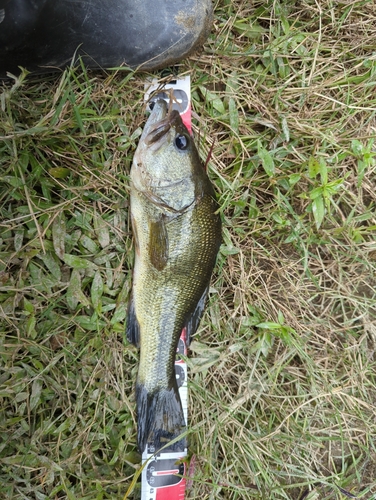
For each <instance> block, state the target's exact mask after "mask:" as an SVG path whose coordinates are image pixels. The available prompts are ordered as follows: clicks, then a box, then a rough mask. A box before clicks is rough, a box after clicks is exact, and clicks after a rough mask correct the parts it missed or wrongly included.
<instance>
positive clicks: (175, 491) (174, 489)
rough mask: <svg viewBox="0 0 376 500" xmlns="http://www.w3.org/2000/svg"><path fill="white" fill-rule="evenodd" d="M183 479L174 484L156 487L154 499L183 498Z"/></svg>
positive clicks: (170, 499) (184, 482)
mask: <svg viewBox="0 0 376 500" xmlns="http://www.w3.org/2000/svg"><path fill="white" fill-rule="evenodd" d="M185 484H186V481H185V479H182V480H181V482H180V483H179V484H176V485H174V486H165V487H164V488H158V489H157V495H156V497H155V500H178V499H183V498H184V495H185Z"/></svg>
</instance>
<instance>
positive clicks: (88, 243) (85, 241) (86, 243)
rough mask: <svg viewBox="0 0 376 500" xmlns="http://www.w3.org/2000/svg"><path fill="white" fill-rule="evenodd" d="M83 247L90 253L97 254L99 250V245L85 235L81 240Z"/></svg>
mask: <svg viewBox="0 0 376 500" xmlns="http://www.w3.org/2000/svg"><path fill="white" fill-rule="evenodd" d="M80 243H81V245H82V246H83V247H84V248H86V250H88V251H89V252H90V253H93V254H96V253H97V252H98V250H99V248H98V245H97V244H96V243H95V241H93V240H92V239H91V238H89V236H86V234H83V235H82V236H81V238H80Z"/></svg>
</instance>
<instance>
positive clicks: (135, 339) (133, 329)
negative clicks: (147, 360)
mask: <svg viewBox="0 0 376 500" xmlns="http://www.w3.org/2000/svg"><path fill="white" fill-rule="evenodd" d="M126 336H127V340H128V342H131V344H134V345H135V346H136V347H140V325H139V323H138V320H137V317H136V311H135V308H134V300H133V295H131V296H130V299H129V303H128V317H127V326H126Z"/></svg>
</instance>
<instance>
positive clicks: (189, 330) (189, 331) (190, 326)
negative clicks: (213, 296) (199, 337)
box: [185, 285, 209, 345]
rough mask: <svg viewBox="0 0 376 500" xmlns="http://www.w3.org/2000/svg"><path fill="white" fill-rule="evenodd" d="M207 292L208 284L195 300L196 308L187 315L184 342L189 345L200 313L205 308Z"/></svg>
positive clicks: (199, 319)
mask: <svg viewBox="0 0 376 500" xmlns="http://www.w3.org/2000/svg"><path fill="white" fill-rule="evenodd" d="M208 293H209V285H208V286H207V287H206V288H205V290H204V293H203V294H202V295H201V297H200V299H199V301H198V302H197V305H196V308H195V310H194V311H193V313H192V314H191V316H190V317H189V319H188V321H187V324H186V325H185V328H186V343H187V345H189V344H190V343H191V340H192V337H193V335H194V334H195V333H196V330H197V328H198V325H199V324H200V321H201V318H202V315H203V313H204V309H205V303H206V298H207V296H208Z"/></svg>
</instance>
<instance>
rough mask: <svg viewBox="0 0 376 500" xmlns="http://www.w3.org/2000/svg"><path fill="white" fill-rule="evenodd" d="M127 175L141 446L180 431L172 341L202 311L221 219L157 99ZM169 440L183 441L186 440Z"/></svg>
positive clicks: (186, 143) (184, 138)
mask: <svg viewBox="0 0 376 500" xmlns="http://www.w3.org/2000/svg"><path fill="white" fill-rule="evenodd" d="M180 146H183V147H182V149H181V148H180ZM131 181H132V183H131V218H132V227H133V232H134V236H135V242H136V258H135V266H134V271H133V287H132V297H131V301H130V305H129V312H128V321H127V336H128V339H129V340H131V341H133V342H134V343H136V344H137V345H139V346H140V364H139V371H138V377H137V384H136V398H137V415H138V445H139V448H140V451H141V452H142V451H143V450H144V448H145V446H146V443H147V442H150V441H152V442H153V443H154V445H155V446H156V448H158V447H160V446H163V445H164V444H165V443H166V442H167V441H169V440H171V439H175V438H178V437H179V435H180V434H181V433H183V432H184V429H185V422H184V415H183V410H182V407H181V402H180V398H179V394H178V388H177V383H176V377H175V371H174V362H175V355H176V349H177V344H178V341H179V337H180V334H181V331H182V329H183V328H184V327H186V328H187V330H188V337H190V336H191V335H192V334H193V333H194V332H195V330H196V329H197V326H198V323H199V320H200V318H201V315H202V312H203V308H204V303H205V298H206V295H207V290H208V286H209V282H210V276H211V273H212V270H213V267H214V265H215V260H216V255H217V252H218V249H219V245H220V243H221V222H220V217H219V215H218V213H217V211H218V205H217V202H216V201H215V194H214V190H213V187H212V185H211V183H210V181H209V178H208V176H207V174H206V172H205V170H204V168H203V166H202V164H201V161H200V159H199V155H198V153H197V150H196V148H195V146H194V143H193V140H192V139H191V138H190V137H189V134H188V131H187V130H186V128H185V127H184V125H183V124H182V122H181V119H180V116H179V115H178V113H177V112H171V113H169V112H167V107H166V104H165V103H164V101H159V102H157V104H156V107H155V108H154V109H153V111H152V114H151V116H150V118H149V120H148V122H147V123H146V125H145V129H144V132H143V134H142V136H141V139H140V143H139V146H138V148H137V151H136V154H135V158H134V162H133V165H132V170H131ZM176 446H177V447H180V448H182V447H184V446H185V440H184V439H183V438H182V439H180V440H177V441H176Z"/></svg>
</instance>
